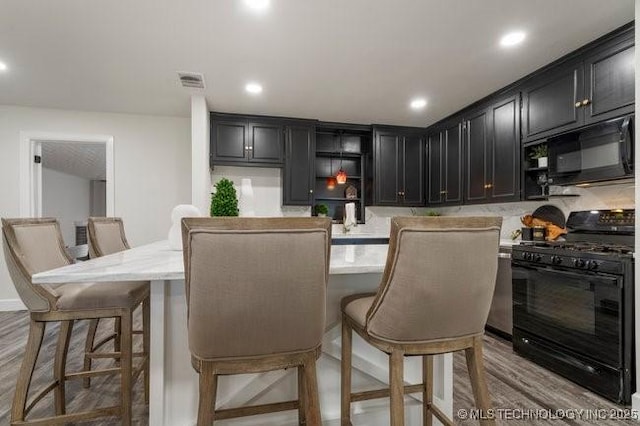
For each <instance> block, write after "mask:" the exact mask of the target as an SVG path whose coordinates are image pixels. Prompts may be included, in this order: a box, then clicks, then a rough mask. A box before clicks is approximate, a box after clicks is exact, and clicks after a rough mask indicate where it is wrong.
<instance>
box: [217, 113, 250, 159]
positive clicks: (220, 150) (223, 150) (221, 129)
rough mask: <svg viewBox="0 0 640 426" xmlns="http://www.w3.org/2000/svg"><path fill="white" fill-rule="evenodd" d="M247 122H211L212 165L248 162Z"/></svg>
mask: <svg viewBox="0 0 640 426" xmlns="http://www.w3.org/2000/svg"><path fill="white" fill-rule="evenodd" d="M247 138H248V126H247V121H246V120H216V119H215V118H214V119H212V121H211V163H212V164H213V163H215V162H237V161H246V160H247V157H248V152H249V151H248V147H249V143H248V141H247Z"/></svg>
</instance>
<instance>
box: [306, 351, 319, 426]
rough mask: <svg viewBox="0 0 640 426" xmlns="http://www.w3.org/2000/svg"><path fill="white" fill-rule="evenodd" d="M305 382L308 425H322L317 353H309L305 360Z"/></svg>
mask: <svg viewBox="0 0 640 426" xmlns="http://www.w3.org/2000/svg"><path fill="white" fill-rule="evenodd" d="M303 371H304V384H305V388H306V392H305V393H306V397H307V398H306V404H305V406H306V413H305V418H306V421H307V423H306V424H307V425H308V426H320V425H321V424H322V420H321V416H320V400H319V397H318V378H317V376H316V354H315V352H312V353H309V354H307V356H306V360H305V361H304V368H303Z"/></svg>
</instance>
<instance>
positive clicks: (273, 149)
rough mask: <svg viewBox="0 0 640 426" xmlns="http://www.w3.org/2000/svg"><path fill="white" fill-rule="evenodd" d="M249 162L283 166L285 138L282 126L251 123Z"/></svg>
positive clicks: (267, 123) (268, 123)
mask: <svg viewBox="0 0 640 426" xmlns="http://www.w3.org/2000/svg"><path fill="white" fill-rule="evenodd" d="M249 140H250V141H251V144H250V147H249V161H250V162H252V163H274V164H282V162H283V157H284V141H283V140H284V137H283V130H282V125H280V124H278V123H270V122H264V123H261V122H250V123H249Z"/></svg>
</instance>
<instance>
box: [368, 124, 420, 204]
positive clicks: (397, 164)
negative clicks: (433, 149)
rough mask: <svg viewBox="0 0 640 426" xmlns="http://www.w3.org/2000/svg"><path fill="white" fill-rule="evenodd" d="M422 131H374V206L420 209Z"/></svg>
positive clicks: (385, 129)
mask: <svg viewBox="0 0 640 426" xmlns="http://www.w3.org/2000/svg"><path fill="white" fill-rule="evenodd" d="M422 132H423V130H422V129H404V128H391V127H389V128H386V127H378V128H376V129H375V130H374V148H373V152H374V167H375V173H374V204H376V205H381V206H405V207H410V206H423V205H424V199H425V195H424V192H425V191H424V181H425V177H424V173H425V171H424V170H425V141H424V137H422V135H421V133H422Z"/></svg>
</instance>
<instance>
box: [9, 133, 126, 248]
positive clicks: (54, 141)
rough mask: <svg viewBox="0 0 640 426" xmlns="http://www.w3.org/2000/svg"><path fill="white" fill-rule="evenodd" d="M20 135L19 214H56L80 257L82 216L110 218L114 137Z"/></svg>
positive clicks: (83, 235) (83, 240) (83, 239)
mask: <svg viewBox="0 0 640 426" xmlns="http://www.w3.org/2000/svg"><path fill="white" fill-rule="evenodd" d="M21 136H22V138H21V139H22V140H21V142H22V146H21V167H20V169H21V177H22V179H21V216H23V217H55V218H56V219H58V222H59V223H60V229H61V231H62V236H63V239H64V242H65V245H66V246H67V247H68V248H69V251H70V252H71V254H72V255H73V256H74V257H78V258H82V257H85V256H86V252H87V247H86V220H87V218H88V217H89V216H114V191H113V189H114V185H113V137H111V136H103V135H68V134H53V133H35V132H32V133H28V134H27V133H25V134H22V135H21Z"/></svg>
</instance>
